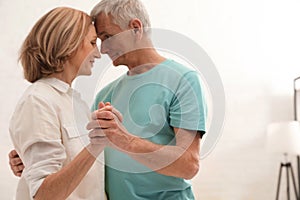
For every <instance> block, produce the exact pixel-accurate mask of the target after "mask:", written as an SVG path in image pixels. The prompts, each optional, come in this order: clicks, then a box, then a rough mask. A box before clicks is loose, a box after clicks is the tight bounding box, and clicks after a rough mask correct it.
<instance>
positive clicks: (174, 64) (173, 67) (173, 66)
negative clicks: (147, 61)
mask: <svg viewBox="0 0 300 200" xmlns="http://www.w3.org/2000/svg"><path fill="white" fill-rule="evenodd" d="M162 64H163V66H164V67H163V68H164V69H165V71H166V72H167V73H176V74H178V75H180V76H183V75H184V74H186V73H189V72H192V71H195V70H194V69H193V68H192V67H187V65H185V64H182V63H180V62H178V61H175V60H172V59H167V60H166V62H164V63H162Z"/></svg>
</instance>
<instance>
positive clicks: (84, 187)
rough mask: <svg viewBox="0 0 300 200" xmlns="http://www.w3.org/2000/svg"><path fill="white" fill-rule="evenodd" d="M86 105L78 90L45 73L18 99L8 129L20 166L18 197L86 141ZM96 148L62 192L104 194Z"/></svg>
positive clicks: (27, 196) (76, 196)
mask: <svg viewBox="0 0 300 200" xmlns="http://www.w3.org/2000/svg"><path fill="white" fill-rule="evenodd" d="M90 114H91V113H90V110H89V108H88V106H87V105H86V103H85V102H84V101H83V100H82V99H81V97H80V94H79V93H78V92H76V91H75V90H74V89H72V88H71V87H69V85H68V84H67V83H65V82H63V81H60V80H58V79H55V78H44V79H41V80H38V81H36V82H35V83H33V84H32V85H31V86H29V88H28V89H27V90H26V91H25V93H24V94H23V96H22V98H21V99H20V101H19V103H18V105H17V107H16V109H15V112H14V114H13V116H12V118H11V121H10V130H9V131H10V135H11V138H12V141H13V144H14V146H15V149H16V151H17V152H18V154H19V155H20V157H21V159H22V160H23V163H24V165H25V169H24V171H23V173H22V177H21V179H20V181H19V185H18V189H17V195H16V197H17V199H22V200H26V199H32V197H33V196H34V195H35V194H36V192H37V190H38V188H39V187H40V186H41V184H42V182H43V181H44V179H45V177H46V176H48V175H50V174H52V173H55V172H57V171H59V170H60V169H61V168H62V167H63V166H64V165H66V164H68V163H69V162H70V161H71V160H73V159H74V157H75V156H76V155H77V154H78V153H79V152H80V151H81V150H82V149H83V148H84V147H85V146H86V145H87V144H88V143H89V138H88V136H87V133H88V131H87V130H86V128H85V127H86V124H87V123H88V122H89V120H90ZM103 160H104V159H103V154H101V155H100V156H99V157H98V159H97V161H96V162H95V163H94V165H93V166H92V168H91V169H90V170H89V172H88V173H87V175H86V176H85V177H84V178H83V180H82V181H81V183H80V184H79V185H78V187H77V188H76V189H75V190H74V192H73V193H72V194H71V195H70V196H69V197H68V198H67V199H69V200H71V199H72V200H73V199H76V200H78V199H88V200H89V199H90V200H93V199H97V200H101V199H106V198H105V192H104V161H103Z"/></svg>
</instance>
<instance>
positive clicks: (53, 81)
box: [39, 78, 72, 93]
mask: <svg viewBox="0 0 300 200" xmlns="http://www.w3.org/2000/svg"><path fill="white" fill-rule="evenodd" d="M39 81H41V82H44V83H47V84H49V85H50V86H51V87H53V88H55V89H56V90H58V91H60V92H62V93H67V92H68V91H69V90H72V88H71V87H70V86H69V84H68V83H66V82H63V81H61V80H59V79H57V78H42V79H40V80H39Z"/></svg>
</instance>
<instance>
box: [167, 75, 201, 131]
mask: <svg viewBox="0 0 300 200" xmlns="http://www.w3.org/2000/svg"><path fill="white" fill-rule="evenodd" d="M206 107H207V106H206V102H205V95H204V91H203V89H202V87H201V82H200V77H199V75H198V74H197V73H196V72H195V71H190V72H188V73H186V74H185V75H184V76H182V77H181V79H180V81H179V84H178V87H177V89H176V91H175V94H174V97H173V99H172V102H171V105H170V116H169V117H170V125H171V126H173V127H177V128H184V129H188V130H197V131H199V132H202V133H203V132H205V131H206V126H205V124H206V115H207V114H206V113H207V111H206V110H207V108H206Z"/></svg>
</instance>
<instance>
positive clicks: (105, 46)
mask: <svg viewBox="0 0 300 200" xmlns="http://www.w3.org/2000/svg"><path fill="white" fill-rule="evenodd" d="M107 43H108V42H107V41H103V42H101V45H100V51H101V53H102V54H107V53H108V44H107Z"/></svg>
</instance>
